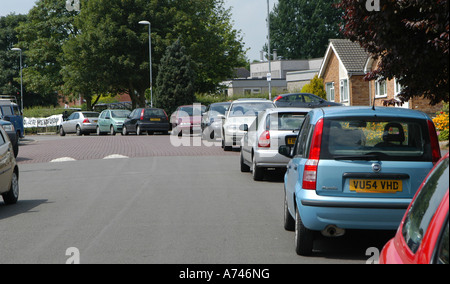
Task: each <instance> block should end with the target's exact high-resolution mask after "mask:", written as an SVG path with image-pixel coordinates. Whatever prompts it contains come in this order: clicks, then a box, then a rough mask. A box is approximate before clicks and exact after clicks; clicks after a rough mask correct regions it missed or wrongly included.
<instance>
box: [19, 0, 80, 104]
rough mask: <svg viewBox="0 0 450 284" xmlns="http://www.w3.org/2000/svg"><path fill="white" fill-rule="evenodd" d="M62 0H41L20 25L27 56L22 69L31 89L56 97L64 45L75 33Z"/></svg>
mask: <svg viewBox="0 0 450 284" xmlns="http://www.w3.org/2000/svg"><path fill="white" fill-rule="evenodd" d="M76 14H77V12H69V11H67V9H66V6H65V2H64V1H61V0H39V1H36V4H35V6H34V7H33V8H32V9H31V10H30V12H29V14H28V20H27V21H26V22H22V23H21V24H20V25H19V27H18V28H17V31H18V38H19V47H20V48H22V50H23V52H24V55H25V56H26V58H27V64H26V66H25V68H24V70H23V79H24V84H25V85H26V86H27V89H28V90H31V91H33V92H35V93H38V94H40V95H42V96H46V97H50V98H52V99H53V100H56V98H57V94H58V92H59V91H60V90H61V86H62V85H63V79H62V76H61V74H60V70H61V61H60V60H61V57H62V56H63V53H62V45H63V44H64V42H66V41H67V40H68V39H69V36H70V35H71V34H73V33H76V30H75V29H74V26H73V20H74V17H75V16H76Z"/></svg>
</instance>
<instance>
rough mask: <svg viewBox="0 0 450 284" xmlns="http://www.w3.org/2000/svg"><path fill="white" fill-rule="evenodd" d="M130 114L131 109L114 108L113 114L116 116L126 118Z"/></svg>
mask: <svg viewBox="0 0 450 284" xmlns="http://www.w3.org/2000/svg"><path fill="white" fill-rule="evenodd" d="M129 114H130V111H129V110H112V111H111V116H112V117H114V118H126V117H127V116H128V115H129Z"/></svg>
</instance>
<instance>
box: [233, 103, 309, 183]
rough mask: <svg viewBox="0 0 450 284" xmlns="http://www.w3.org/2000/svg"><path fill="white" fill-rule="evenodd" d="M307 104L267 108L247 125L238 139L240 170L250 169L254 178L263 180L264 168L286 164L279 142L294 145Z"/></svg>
mask: <svg viewBox="0 0 450 284" xmlns="http://www.w3.org/2000/svg"><path fill="white" fill-rule="evenodd" d="M310 110H311V109H308V108H274V109H267V110H266V111H265V112H264V113H262V114H260V115H259V117H258V119H257V120H256V121H255V122H254V123H253V124H251V125H250V126H248V125H244V126H242V127H241V128H242V130H243V131H246V133H245V135H244V137H243V138H242V141H241V145H242V146H241V162H240V163H241V172H250V171H253V179H254V180H262V179H263V178H264V175H265V173H266V171H265V170H266V168H283V169H284V168H286V165H287V164H288V163H289V158H287V157H285V156H283V155H281V154H279V153H278V148H279V147H280V146H282V145H288V146H289V145H291V146H294V144H295V140H296V139H297V135H298V130H299V129H300V127H301V125H302V123H303V120H304V118H305V116H306V115H307V114H308V112H309V111H310Z"/></svg>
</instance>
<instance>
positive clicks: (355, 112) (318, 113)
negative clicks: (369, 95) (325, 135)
mask: <svg viewBox="0 0 450 284" xmlns="http://www.w3.org/2000/svg"><path fill="white" fill-rule="evenodd" d="M311 112H312V115H313V117H314V118H313V122H315V121H317V120H319V118H321V117H357V116H370V115H373V116H379V117H388V116H389V117H392V116H397V117H403V118H416V119H430V118H429V116H428V115H427V114H425V113H423V112H421V111H418V110H412V109H404V108H396V107H375V110H374V109H373V107H371V106H335V107H326V108H317V109H313V110H312V111H311Z"/></svg>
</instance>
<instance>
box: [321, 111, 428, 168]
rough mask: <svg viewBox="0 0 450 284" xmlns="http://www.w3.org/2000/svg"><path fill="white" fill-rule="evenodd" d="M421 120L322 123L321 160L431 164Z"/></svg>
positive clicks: (377, 119) (354, 119)
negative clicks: (369, 158) (372, 159)
mask: <svg viewBox="0 0 450 284" xmlns="http://www.w3.org/2000/svg"><path fill="white" fill-rule="evenodd" d="M427 127H428V126H427V124H426V121H425V120H418V119H398V118H395V117H394V118H377V117H373V116H372V117H358V118H348V117H347V118H337V119H326V120H325V121H324V130H323V140H322V152H321V158H330V159H333V158H339V157H352V156H354V157H358V158H363V157H364V156H365V155H366V156H377V157H378V158H379V159H380V160H395V161H402V160H404V161H431V154H430V153H431V147H430V139H429V137H427V134H428V131H427Z"/></svg>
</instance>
